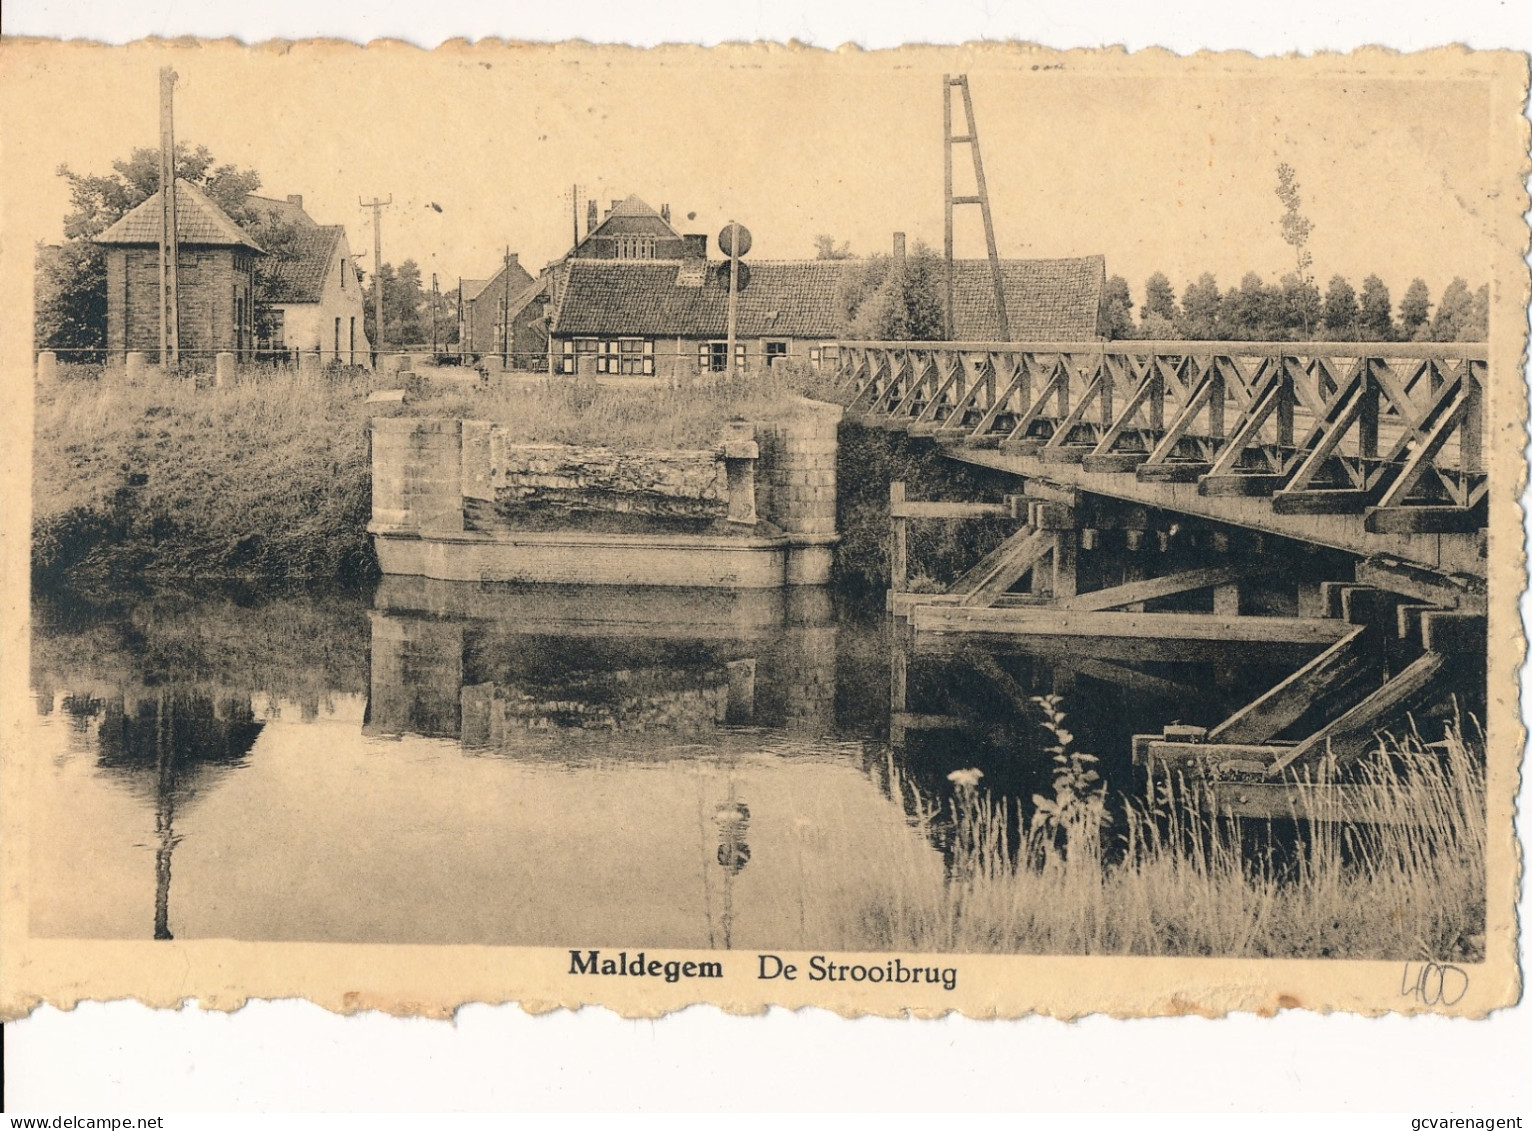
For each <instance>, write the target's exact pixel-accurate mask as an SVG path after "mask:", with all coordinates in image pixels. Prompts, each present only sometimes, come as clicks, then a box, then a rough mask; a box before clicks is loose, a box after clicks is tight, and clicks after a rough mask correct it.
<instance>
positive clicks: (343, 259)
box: [340, 255, 346, 290]
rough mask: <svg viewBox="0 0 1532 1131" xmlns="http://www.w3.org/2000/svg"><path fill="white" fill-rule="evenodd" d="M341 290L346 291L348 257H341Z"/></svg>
mask: <svg viewBox="0 0 1532 1131" xmlns="http://www.w3.org/2000/svg"><path fill="white" fill-rule="evenodd" d="M340 289H341V290H345V289H346V257H345V256H344V255H343V256H341V257H340Z"/></svg>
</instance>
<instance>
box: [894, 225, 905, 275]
mask: <svg viewBox="0 0 1532 1131" xmlns="http://www.w3.org/2000/svg"><path fill="white" fill-rule="evenodd" d="M894 262H895V263H897V264H898V265H899V266H900V267H903V266H904V233H903V232H895V233H894Z"/></svg>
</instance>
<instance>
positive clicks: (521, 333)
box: [458, 253, 547, 358]
mask: <svg viewBox="0 0 1532 1131" xmlns="http://www.w3.org/2000/svg"><path fill="white" fill-rule="evenodd" d="M529 288H530V290H529ZM537 289H538V287H537V285H536V283H535V280H533V278H532V276H531V275H530V274H529V273H528V272H527V269H526V268H525V267H523V266H522V265H521V259H520V257H519V256H518V255H516V254H515V253H512V255H511V257H510V263H509V265H507V264H505V263H502V264H501V265H500V269H499V270H498V271H496V272H495V273H494V274H493V275H491V276H490V277H489V278H488V279H463V280H460V281H459V283H458V343H459V347H458V348H459V351H460V352H461V353H464V354H472V355H474V356H477V357H487V356H489V355H490V354H500V353H503V352H505V351H506V350H507V349H509V351H510V353H511V354H512V355H514V356H515V357H517V358H520V357H530V356H533V355H535V356H537V357H539V358H540V357H541V356H542V355H543V354H545V353H546V352H547V340H546V334H545V333H543V331H542V329H541V328H540V326H539V327H537V328H535V330H533V329H532V328H530V327H528V326H526V325H524V324H523V322H524V319H523V318H522V315H523V314H524V312H525V308H526V306H527V303H528V302H529V301H530V297H531V294H532V293H535V291H536V290H537ZM508 300H509V303H510V307H511V335H510V339H509V341H507V339H506V335H505V332H504V329H503V327H504V323H505V311H506V303H507V301H508ZM538 317H539V318H541V312H540V311H539V312H538Z"/></svg>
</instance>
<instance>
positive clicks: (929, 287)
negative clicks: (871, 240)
mask: <svg viewBox="0 0 1532 1131" xmlns="http://www.w3.org/2000/svg"><path fill="white" fill-rule="evenodd" d="M847 274H848V275H849V276H851V278H850V279H848V280H847V281H846V282H844V283H843V284H842V288H841V296H840V301H841V303H842V311H843V315H842V316H843V317H844V318H846V320H847V322H848V324H849V326H850V333H851V335H852V336H853V337H856V338H870V339H874V340H877V341H892V342H901V341H940V340H942V339H943V338H945V337H946V336H947V334H946V326H945V323H946V318H945V316H944V311H943V300H942V292H943V282H944V278H945V265H944V264H943V262H942V260H941V259H940V258H939V257H938V256H937V255H936V254H935V253H934V252H933V251H932V250H931V249H930V248H929V247H927V246H926V245H925V244H924V243H921V242H917V243H916V244H915V247H914V250H913V251H912V252H911V253H910V254H909V255H907V256H906V257H905V259H904V262H903V263H902V264H900V263H896V262H894V260H893V259H891V258H889V257H887V256H877V257H874V258H873V259H871V260H868V261H867V263H866V264H865V265H864V266H863V267H862V269H861V270H860V271H855V270H854V271H850V272H848V273H847Z"/></svg>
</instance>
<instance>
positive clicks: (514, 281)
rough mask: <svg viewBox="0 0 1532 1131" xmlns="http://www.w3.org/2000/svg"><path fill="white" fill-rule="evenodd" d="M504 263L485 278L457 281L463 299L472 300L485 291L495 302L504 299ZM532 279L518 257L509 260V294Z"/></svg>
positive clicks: (516, 291)
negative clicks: (491, 294)
mask: <svg viewBox="0 0 1532 1131" xmlns="http://www.w3.org/2000/svg"><path fill="white" fill-rule="evenodd" d="M504 278H505V265H504V264H503V263H502V264H501V266H500V269H499V270H498V271H496V272H495V273H494V274H493V275H491V276H490V277H489V278H487V279H464V280H463V281H462V282H461V283H459V284H458V285H459V287H461V289H462V293H463V301H464V302H473V301H474V300H475V299H478V298H481V297H483V295H484V294H485V293H486V292H491V293H493V294H494V296H495V299H496V301H497V302H503V301H505V283H504V282H503V281H502V280H503V279H504ZM531 281H532V275H531V273H530V272H529V271H528V270H527V269H526V268H525V267H523V266H522V265H521V261H520V260H519V259H516V260H513V261H512V262H511V294H513V295H515V294H519V293H520V292H521V290H522V289H523V288H524V287H526V285H527V284H528V283H530V282H531Z"/></svg>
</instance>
